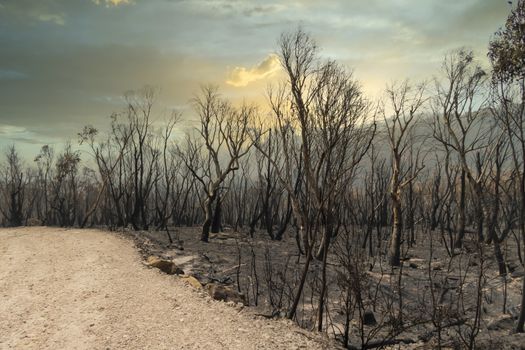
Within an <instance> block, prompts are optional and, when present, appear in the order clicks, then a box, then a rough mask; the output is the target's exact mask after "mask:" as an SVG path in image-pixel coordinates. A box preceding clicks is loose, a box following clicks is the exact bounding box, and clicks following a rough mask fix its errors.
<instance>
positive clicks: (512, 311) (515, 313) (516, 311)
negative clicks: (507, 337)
mask: <svg viewBox="0 0 525 350" xmlns="http://www.w3.org/2000/svg"><path fill="white" fill-rule="evenodd" d="M520 310H521V308H520V306H519V305H515V306H509V307H507V310H506V311H507V314H509V315H510V317H512V318H513V319H514V320H517V319H518V317H519V316H520Z"/></svg>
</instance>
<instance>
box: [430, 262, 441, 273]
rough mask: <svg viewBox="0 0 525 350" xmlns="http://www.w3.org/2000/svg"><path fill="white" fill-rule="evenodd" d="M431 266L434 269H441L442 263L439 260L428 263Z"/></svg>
mask: <svg viewBox="0 0 525 350" xmlns="http://www.w3.org/2000/svg"><path fill="white" fill-rule="evenodd" d="M430 266H431V267H432V270H434V271H441V270H443V264H442V263H441V262H440V261H435V262H433V263H432V264H430Z"/></svg>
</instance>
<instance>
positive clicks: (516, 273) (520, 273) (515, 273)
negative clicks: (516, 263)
mask: <svg viewBox="0 0 525 350" xmlns="http://www.w3.org/2000/svg"><path fill="white" fill-rule="evenodd" d="M523 276H525V271H523V270H521V271H520V270H514V271H513V272H512V273H511V274H510V277H512V278H520V277H523Z"/></svg>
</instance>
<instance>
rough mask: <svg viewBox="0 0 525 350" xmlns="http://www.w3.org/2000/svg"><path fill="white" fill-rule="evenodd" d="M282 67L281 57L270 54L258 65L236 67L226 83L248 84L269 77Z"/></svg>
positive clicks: (234, 84)
mask: <svg viewBox="0 0 525 350" xmlns="http://www.w3.org/2000/svg"><path fill="white" fill-rule="evenodd" d="M279 69H280V64H279V58H278V57H277V55H275V54H270V55H268V57H266V58H265V59H264V61H262V62H261V63H259V64H258V65H257V66H254V67H251V68H245V67H235V68H234V69H233V70H232V71H231V72H230V75H229V77H228V80H226V83H227V84H229V85H232V86H236V87H242V86H246V85H248V84H249V83H251V82H254V81H257V80H261V79H265V78H268V77H270V76H272V75H273V74H274V73H276V72H277V71H278V70H279Z"/></svg>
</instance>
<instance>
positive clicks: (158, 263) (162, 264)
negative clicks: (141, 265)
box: [146, 255, 184, 275]
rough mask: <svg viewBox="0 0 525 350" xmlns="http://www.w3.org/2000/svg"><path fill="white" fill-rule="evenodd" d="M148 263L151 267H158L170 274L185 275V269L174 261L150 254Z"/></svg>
mask: <svg viewBox="0 0 525 350" xmlns="http://www.w3.org/2000/svg"><path fill="white" fill-rule="evenodd" d="M146 264H147V265H148V266H151V267H156V268H157V269H159V270H161V271H162V272H164V273H167V274H168V275H183V274H184V271H182V269H181V268H180V267H178V266H177V265H175V263H174V262H173V261H170V260H164V259H161V258H159V257H158V256H154V255H152V256H150V257H148V259H147V260H146Z"/></svg>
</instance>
